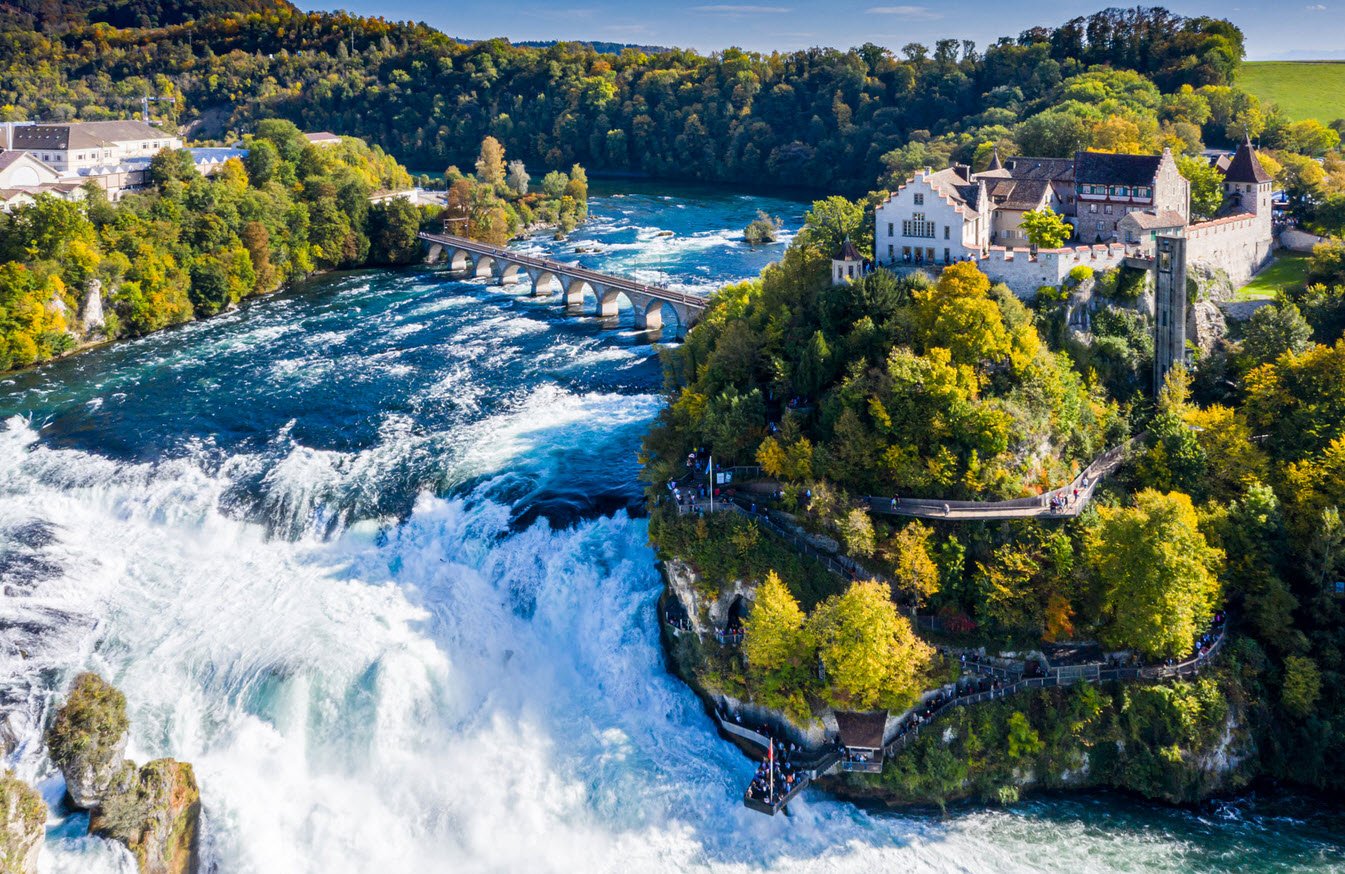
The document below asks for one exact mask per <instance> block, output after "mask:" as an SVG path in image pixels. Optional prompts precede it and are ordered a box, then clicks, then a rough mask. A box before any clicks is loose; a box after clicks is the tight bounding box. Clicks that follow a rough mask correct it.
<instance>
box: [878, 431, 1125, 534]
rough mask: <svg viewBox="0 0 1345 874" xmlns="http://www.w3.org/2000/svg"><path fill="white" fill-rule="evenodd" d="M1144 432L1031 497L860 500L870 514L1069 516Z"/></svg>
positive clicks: (975, 517)
mask: <svg viewBox="0 0 1345 874" xmlns="http://www.w3.org/2000/svg"><path fill="white" fill-rule="evenodd" d="M1144 436H1145V435H1144V434H1139V435H1137V436H1135V437H1132V438H1130V439H1129V440H1127V441H1126V442H1125V443H1122V444H1121V445H1120V446H1113V447H1112V448H1111V449H1108V450H1107V451H1106V452H1104V453H1102V454H1101V455H1099V456H1098V457H1097V458H1095V459H1093V463H1092V464H1090V465H1088V467H1086V468H1084V470H1083V472H1082V473H1080V474H1079V475H1078V476H1076V477H1075V478H1074V480H1073V481H1072V482H1071V483H1070V484H1069V485H1067V486H1065V487H1063V488H1059V489H1053V490H1052V491H1049V492H1047V493H1045V494H1043V495H1038V496H1036V497H1033V498H1016V499H1014V500H1011V501H941V500H938V499H937V498H891V497H888V498H882V497H877V496H872V497H866V498H864V499H863V501H864V502H865V504H866V505H867V506H868V509H869V511H870V512H872V513H881V514H886V515H889V516H915V517H918V518H921V519H954V520H960V521H969V520H978V519H1025V518H1026V519H1030V518H1035V517H1038V516H1049V517H1051V518H1053V519H1070V518H1073V517H1074V516H1077V515H1079V513H1080V512H1082V511H1083V508H1084V507H1086V506H1088V502H1089V501H1091V500H1092V499H1093V492H1094V491H1096V490H1097V485H1098V483H1099V482H1101V481H1102V479H1103V478H1104V477H1106V476H1107V475H1109V474H1111V473H1112V472H1113V471H1115V470H1116V468H1118V467H1120V466H1121V462H1123V461H1125V459H1126V456H1127V455H1129V453H1130V450H1131V449H1132V448H1134V446H1135V444H1136V443H1137V442H1138V441H1140V440H1142V439H1144Z"/></svg>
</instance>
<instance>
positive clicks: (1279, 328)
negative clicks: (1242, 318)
mask: <svg viewBox="0 0 1345 874" xmlns="http://www.w3.org/2000/svg"><path fill="white" fill-rule="evenodd" d="M1311 344H1312V326H1311V325H1309V324H1308V320H1307V319H1305V318H1303V314H1302V313H1301V312H1299V310H1298V307H1296V306H1294V305H1293V304H1292V303H1288V302H1282V303H1279V304H1272V305H1271V306H1264V307H1261V308H1260V309H1258V310H1257V311H1256V312H1254V313H1252V317H1251V319H1249V320H1248V322H1247V326H1246V328H1245V329H1243V334H1242V353H1243V355H1245V356H1246V357H1247V359H1248V363H1249V364H1251V365H1253V366H1255V365H1258V364H1265V363H1267V362H1271V361H1274V360H1276V359H1277V358H1279V357H1280V356H1281V355H1283V354H1284V353H1286V352H1293V353H1294V354H1296V355H1297V354H1300V353H1302V352H1305V351H1307V348H1308V346H1310V345H1311Z"/></svg>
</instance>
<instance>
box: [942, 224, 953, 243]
mask: <svg viewBox="0 0 1345 874" xmlns="http://www.w3.org/2000/svg"><path fill="white" fill-rule="evenodd" d="M951 233H952V229H951V228H949V227H948V226H947V225H944V226H943V238H944V239H945V240H948V239H951V237H950V236H949V235H950V234H951Z"/></svg>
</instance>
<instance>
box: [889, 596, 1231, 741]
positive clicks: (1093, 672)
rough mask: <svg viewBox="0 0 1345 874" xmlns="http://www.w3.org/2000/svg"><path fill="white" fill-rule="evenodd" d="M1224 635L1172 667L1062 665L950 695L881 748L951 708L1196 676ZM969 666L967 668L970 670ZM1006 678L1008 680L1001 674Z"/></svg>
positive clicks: (903, 738) (910, 734)
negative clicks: (1079, 686)
mask: <svg viewBox="0 0 1345 874" xmlns="http://www.w3.org/2000/svg"><path fill="white" fill-rule="evenodd" d="M1226 634H1227V623H1225V624H1223V625H1220V626H1219V630H1218V634H1217V635H1216V636H1215V638H1214V640H1213V641H1212V642H1211V643H1210V645H1209V646H1208V647H1207V648H1205V649H1204V650H1203V651H1201V652H1198V653H1197V654H1196V655H1194V656H1192V657H1191V658H1189V659H1187V660H1185V661H1183V662H1178V663H1176V664H1172V665H1149V666H1134V667H1115V668H1108V667H1106V666H1105V664H1106V663H1105V662H1091V663H1089V664H1086V665H1064V666H1061V667H1056V668H1049V669H1047V670H1046V671H1045V672H1044V673H1043V674H1042V676H1039V677H1023V676H1021V675H1020V676H1019V678H1018V679H1016V680H1013V681H1012V682H1009V683H1008V684H1007V685H1003V686H1000V687H999V688H992V689H987V690H985V691H982V692H973V693H970V694H963V695H958V694H954V695H953V696H952V697H951V698H949V699H948V700H947V701H945V702H943V703H942V704H940V705H939V706H938V707H937V708H935V709H934V710H933V711H932V712H931V713H930V714H929V715H928V716H923V717H921V718H920V719H919V720H917V721H914V722H912V723H911V727H910V728H909V729H904V730H903V731H902V733H901V734H899V735H897V737H895V738H894V739H893V740H892V741H891V742H890V743H888V744H887V745H886V746H885V747H884V748H883V750H884V752H885V753H887V754H888V755H892V754H895V753H897V752H900V751H901V750H903V749H905V748H906V747H907V746H908V745H909V744H910V743H911V742H912V741H913V740H914V739H915V738H918V737H919V736H920V731H921V729H923V728H924V727H925V726H928V725H929V724H931V723H933V722H934V721H935V720H937V719H938V718H939V717H940V716H942V715H944V714H945V713H947V712H949V711H950V710H952V709H953V708H954V707H967V706H970V705H972V704H980V703H981V702H984V701H994V700H996V699H999V698H1004V697H1006V696H1009V695H1016V694H1017V693H1019V692H1024V691H1027V690H1030V689H1051V688H1055V687H1057V686H1072V685H1074V684H1075V683H1079V682H1095V683H1110V682H1125V681H1130V682H1154V681H1158V680H1168V679H1176V678H1183V677H1192V676H1195V675H1196V674H1199V673H1200V671H1201V669H1202V668H1204V667H1205V665H1206V664H1208V663H1209V662H1210V660H1211V659H1213V658H1214V657H1215V656H1216V655H1217V654H1218V653H1219V650H1220V649H1222V648H1223V644H1224V639H1225V637H1226ZM970 666H971V665H969V667H970ZM976 667H979V668H983V669H989V670H991V671H1004V669H1003V668H998V667H995V666H993V665H985V664H984V663H979V664H977V665H976ZM1005 675H1006V676H1012V674H1011V673H1009V672H1005ZM914 712H915V708H912V709H911V710H910V711H908V712H907V713H906V714H904V715H903V716H902V720H907V719H910V718H911V716H912V714H913V713H914Z"/></svg>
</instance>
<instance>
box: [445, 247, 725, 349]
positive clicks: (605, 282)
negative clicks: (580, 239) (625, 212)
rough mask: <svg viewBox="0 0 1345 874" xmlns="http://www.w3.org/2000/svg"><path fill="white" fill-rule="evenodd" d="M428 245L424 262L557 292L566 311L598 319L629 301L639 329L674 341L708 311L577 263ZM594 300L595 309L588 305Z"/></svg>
mask: <svg viewBox="0 0 1345 874" xmlns="http://www.w3.org/2000/svg"><path fill="white" fill-rule="evenodd" d="M419 236H420V238H421V239H422V240H424V241H425V242H427V243H429V244H430V251H429V255H428V257H427V258H426V259H425V261H426V263H428V264H433V263H435V262H437V261H438V260H439V259H440V258H443V259H444V260H445V261H447V262H448V265H449V267H450V268H451V269H452V270H453V271H455V272H458V273H465V274H466V275H468V276H476V277H484V278H488V279H494V280H496V281H498V282H500V283H501V284H514V283H517V282H522V281H524V280H525V279H526V280H527V281H528V282H530V283H531V285H532V293H533V294H535V295H548V294H552V293H555V292H559V293H560V295H561V297H562V299H563V300H564V302H565V305H566V306H574V307H579V308H583V309H590V310H591V311H593V312H594V313H595V314H596V315H598V316H603V317H611V316H615V315H617V313H618V312H619V311H620V307H621V299H622V298H625V299H626V302H627V304H629V306H630V308H631V311H632V312H633V313H634V314H635V326H636V327H637V328H640V329H641V330H650V331H653V330H658V329H660V328H664V327H665V326H667V327H668V328H670V329H671V330H670V331H669V333H670V334H671V335H672V336H679V337H680V336H682V335H684V334H685V333H686V332H687V330H688V329H689V328H690V327H691V326H692V325H694V324H695V323H696V322H697V321H698V320H699V319H700V317H701V314H702V313H704V312H705V308H706V306H707V305H708V304H707V302H706V300H705V298H703V297H698V296H696V295H694V294H686V293H684V292H680V291H673V290H672V289H669V288H661V287H659V286H657V285H644V284H642V283H639V282H636V281H634V280H631V279H623V278H621V277H619V276H609V275H607V274H605V273H598V272H597V271H594V270H586V269H585V268H583V267H579V266H577V265H574V264H562V263H561V262H559V261H552V260H550V259H548V258H536V257H533V256H531V255H523V254H520V253H518V252H511V251H509V250H508V249H502V248H500V247H499V246H492V245H490V244H489V243H481V242H478V241H476V240H469V239H467V238H465V237H456V236H453V235H451V234H428V233H421V234H420V235H419ZM590 298H591V299H592V301H593V304H591V305H590V304H588V303H586V301H587V300H588V299H590Z"/></svg>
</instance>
